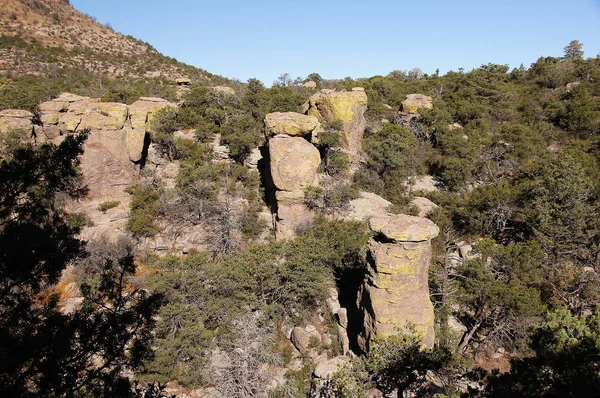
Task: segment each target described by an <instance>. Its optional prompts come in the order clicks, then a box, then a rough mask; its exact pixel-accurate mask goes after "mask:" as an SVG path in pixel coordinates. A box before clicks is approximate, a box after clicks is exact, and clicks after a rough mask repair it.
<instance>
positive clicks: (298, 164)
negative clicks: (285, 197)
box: [269, 136, 321, 191]
mask: <svg viewBox="0 0 600 398" xmlns="http://www.w3.org/2000/svg"><path fill="white" fill-rule="evenodd" d="M269 157H270V168H271V177H272V178H273V183H274V184H275V187H276V188H277V190H279V191H303V190H304V189H305V188H306V187H308V186H311V185H313V184H314V183H315V181H316V179H317V168H318V167H319V164H320V163H321V156H320V154H319V150H318V149H317V148H315V146H314V145H312V144H311V143H309V142H308V141H306V140H305V139H304V138H301V137H285V136H276V137H274V138H272V139H271V140H269Z"/></svg>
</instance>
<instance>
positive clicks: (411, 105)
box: [402, 94, 433, 114]
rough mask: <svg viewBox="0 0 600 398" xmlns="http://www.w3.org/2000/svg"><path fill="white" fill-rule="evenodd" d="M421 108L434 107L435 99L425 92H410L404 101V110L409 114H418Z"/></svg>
mask: <svg viewBox="0 0 600 398" xmlns="http://www.w3.org/2000/svg"><path fill="white" fill-rule="evenodd" d="M420 108H425V109H431V108H433V101H432V99H431V97H430V96H427V95H424V94H408V95H407V96H406V99H405V100H404V101H402V111H404V112H405V113H409V114H416V113H417V111H418V110H419V109H420Z"/></svg>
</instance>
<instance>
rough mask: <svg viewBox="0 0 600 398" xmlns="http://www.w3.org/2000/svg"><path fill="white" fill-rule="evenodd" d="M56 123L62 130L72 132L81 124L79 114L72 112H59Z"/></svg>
mask: <svg viewBox="0 0 600 398" xmlns="http://www.w3.org/2000/svg"><path fill="white" fill-rule="evenodd" d="M58 123H59V125H60V127H63V128H64V130H66V131H68V132H69V133H74V132H75V131H77V129H78V127H79V125H80V124H81V114H77V113H74V112H68V113H61V114H59V116H58Z"/></svg>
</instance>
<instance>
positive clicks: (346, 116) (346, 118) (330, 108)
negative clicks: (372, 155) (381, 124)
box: [304, 87, 367, 166]
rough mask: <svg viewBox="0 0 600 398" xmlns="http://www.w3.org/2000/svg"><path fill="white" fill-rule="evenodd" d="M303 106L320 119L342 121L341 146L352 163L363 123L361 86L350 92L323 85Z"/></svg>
mask: <svg viewBox="0 0 600 398" xmlns="http://www.w3.org/2000/svg"><path fill="white" fill-rule="evenodd" d="M304 108H305V110H306V114H308V115H309V116H315V117H317V118H318V119H319V121H320V122H322V123H324V122H326V123H333V122H342V130H341V135H342V143H343V148H344V149H345V151H346V152H347V153H348V155H349V156H350V160H351V162H352V164H353V165H355V166H356V165H357V164H358V161H359V158H360V152H361V150H362V139H363V135H364V132H365V126H366V121H365V112H366V110H367V95H366V94H365V92H364V90H363V89H361V88H360V87H357V88H356V89H353V90H352V91H350V92H348V91H333V90H326V89H324V90H321V91H320V92H318V93H317V94H315V95H313V96H312V97H310V99H309V100H308V103H306V104H305V105H304Z"/></svg>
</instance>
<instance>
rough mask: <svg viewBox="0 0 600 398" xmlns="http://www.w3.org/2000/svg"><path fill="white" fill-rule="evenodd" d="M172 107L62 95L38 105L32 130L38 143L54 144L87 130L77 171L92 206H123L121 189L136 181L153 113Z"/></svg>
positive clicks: (145, 101) (163, 102) (158, 101)
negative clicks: (103, 203) (118, 202)
mask: <svg viewBox="0 0 600 398" xmlns="http://www.w3.org/2000/svg"><path fill="white" fill-rule="evenodd" d="M167 106H173V105H172V104H171V103H169V102H168V101H166V100H163V99H161V98H146V97H142V98H140V99H139V100H138V101H136V102H134V103H133V104H131V105H129V106H127V105H125V104H120V103H113V102H100V100H99V99H95V98H88V97H80V96H77V95H74V94H69V93H63V94H61V95H60V96H59V97H58V98H55V99H53V100H52V101H47V102H43V103H42V104H40V119H41V122H42V126H41V127H39V128H37V127H38V126H36V138H37V139H38V140H39V141H41V142H44V141H49V142H54V143H58V142H60V141H61V140H62V139H63V138H64V136H65V134H73V133H76V132H79V131H83V130H86V129H89V130H90V135H89V137H88V139H87V141H86V142H85V144H84V153H83V155H82V156H81V168H82V172H83V176H84V179H85V182H86V184H87V185H88V188H89V190H90V191H89V198H90V199H93V200H115V199H117V200H127V197H128V196H129V195H127V194H125V193H123V189H124V188H126V187H127V186H128V185H131V184H133V183H134V182H136V181H137V178H138V173H139V168H138V166H136V165H135V164H134V163H135V162H140V161H141V160H142V157H143V154H144V152H145V150H147V148H146V146H147V144H148V141H147V139H146V133H147V132H149V131H150V129H151V126H152V120H153V118H154V116H155V115H156V113H157V112H158V111H159V110H160V109H162V108H165V107H167Z"/></svg>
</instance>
